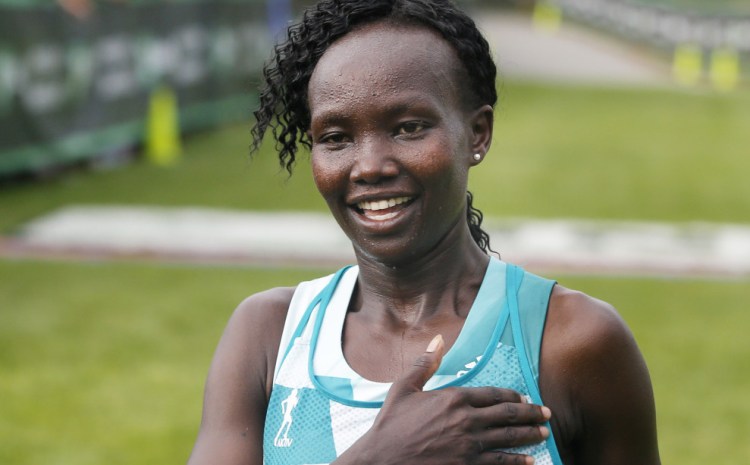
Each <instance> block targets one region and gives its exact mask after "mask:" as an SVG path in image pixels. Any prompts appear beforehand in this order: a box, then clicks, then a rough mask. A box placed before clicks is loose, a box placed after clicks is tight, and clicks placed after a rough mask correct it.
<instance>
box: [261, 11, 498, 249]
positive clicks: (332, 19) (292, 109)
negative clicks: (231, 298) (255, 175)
mask: <svg viewBox="0 0 750 465" xmlns="http://www.w3.org/2000/svg"><path fill="white" fill-rule="evenodd" d="M377 21H389V22H392V23H395V24H406V25H414V26H420V27H425V28H427V29H430V30H433V31H436V32H438V33H439V34H440V35H441V36H442V37H443V38H444V39H445V40H446V42H448V43H449V44H450V45H451V46H452V47H453V48H454V49H455V51H456V52H457V56H458V57H459V59H460V60H461V63H462V64H463V67H464V69H465V71H466V73H461V75H462V76H461V79H465V80H467V82H465V83H463V85H462V86H460V88H462V89H464V92H465V95H464V96H463V97H464V99H463V100H464V101H466V102H467V104H468V105H470V106H472V107H474V108H477V107H479V106H481V105H490V106H494V105H495V103H496V102H497V90H496V88H495V78H496V74H497V71H496V68H495V63H494V61H493V59H492V55H491V53H490V48H489V45H488V44H487V41H486V40H485V38H484V37H483V36H482V34H481V33H480V32H479V30H478V29H477V27H476V25H475V24H474V21H473V20H472V19H471V18H469V17H468V16H467V15H466V14H465V13H464V12H462V11H461V10H459V9H458V8H457V7H456V6H455V5H453V3H451V2H450V1H449V0H322V1H320V2H319V3H317V4H316V5H315V6H313V7H311V8H310V9H308V10H306V11H305V12H304V14H303V17H302V20H301V21H300V22H299V23H297V24H294V25H292V26H290V27H289V29H288V30H287V36H286V40H285V41H283V42H281V43H279V44H278V45H276V47H275V48H274V55H273V58H272V59H271V61H270V62H268V63H267V64H266V66H265V67H264V69H263V81H264V87H263V89H262V90H261V92H260V105H259V108H258V110H256V111H255V112H254V115H255V118H256V122H255V125H254V126H253V128H252V130H251V134H252V138H253V140H252V145H251V152H255V151H256V150H257V149H258V148H259V146H260V144H261V142H262V141H263V136H264V135H265V133H266V131H267V130H268V129H269V128H270V129H271V132H272V134H273V138H274V140H275V141H276V148H277V150H278V151H279V163H280V164H281V166H282V167H284V168H286V170H287V171H288V172H289V173H290V174H291V172H292V168H293V166H294V164H295V161H296V154H297V150H298V149H299V146H300V145H302V146H304V147H306V148H307V149H308V150H309V149H310V148H311V147H312V143H311V141H310V140H309V137H308V136H307V131H308V129H309V128H310V109H309V107H308V101H307V87H308V83H309V81H310V76H311V75H312V73H313V70H314V69H315V66H316V65H317V63H318V60H319V59H320V57H321V56H323V54H324V53H325V51H326V50H327V49H328V47H330V46H331V44H333V43H334V42H335V41H336V40H337V39H339V38H341V37H343V36H344V35H346V34H347V33H349V32H351V31H352V30H353V29H355V28H356V27H358V26H360V25H363V24H367V23H373V22H377ZM472 200H473V197H472V195H471V193H470V192H467V207H468V208H467V222H468V224H469V229H470V231H471V235H472V237H473V238H474V241H475V242H476V243H477V244H478V245H479V247H480V248H481V249H482V250H484V251H485V252H487V251H488V250H491V249H490V248H489V240H490V238H489V235H488V234H487V233H486V232H485V231H483V230H482V229H481V227H480V226H481V223H482V212H481V211H479V210H477V209H475V208H474V207H473V205H472Z"/></svg>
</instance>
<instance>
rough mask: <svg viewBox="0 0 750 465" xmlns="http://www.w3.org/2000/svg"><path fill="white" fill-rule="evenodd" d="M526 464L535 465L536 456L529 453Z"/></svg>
mask: <svg viewBox="0 0 750 465" xmlns="http://www.w3.org/2000/svg"><path fill="white" fill-rule="evenodd" d="M526 465H534V457H532V456H530V455H527V456H526Z"/></svg>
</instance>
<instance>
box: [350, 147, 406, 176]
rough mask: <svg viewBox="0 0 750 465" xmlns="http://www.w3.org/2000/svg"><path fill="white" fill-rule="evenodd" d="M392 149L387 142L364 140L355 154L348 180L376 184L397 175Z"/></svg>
mask: <svg viewBox="0 0 750 465" xmlns="http://www.w3.org/2000/svg"><path fill="white" fill-rule="evenodd" d="M393 150H394V147H392V146H391V144H389V143H388V142H387V141H382V140H378V139H377V138H365V139H363V140H362V141H361V142H360V144H359V147H358V150H357V152H356V154H355V160H354V164H353V166H352V169H351V171H350V175H349V177H350V180H351V181H352V182H355V183H361V184H376V183H378V182H382V181H383V180H385V179H388V178H394V177H396V176H398V174H399V165H398V162H397V161H396V159H395V152H394V151H393Z"/></svg>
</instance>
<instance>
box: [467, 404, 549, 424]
mask: <svg viewBox="0 0 750 465" xmlns="http://www.w3.org/2000/svg"><path fill="white" fill-rule="evenodd" d="M476 414H477V419H478V420H479V422H480V424H485V425H487V427H492V426H506V425H534V424H541V423H544V422H546V421H547V420H549V419H550V418H551V417H552V412H551V411H550V409H549V408H547V407H545V406H543V405H535V404H519V403H516V402H503V403H500V404H496V405H490V406H489V407H485V408H481V409H477V411H476Z"/></svg>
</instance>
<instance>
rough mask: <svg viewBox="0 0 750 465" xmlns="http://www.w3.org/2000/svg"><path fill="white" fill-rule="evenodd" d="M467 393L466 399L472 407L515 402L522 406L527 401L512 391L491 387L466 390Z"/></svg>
mask: <svg viewBox="0 0 750 465" xmlns="http://www.w3.org/2000/svg"><path fill="white" fill-rule="evenodd" d="M465 389H466V390H467V391H469V392H468V393H467V396H466V399H467V402H469V405H471V406H472V407H477V408H481V407H490V406H493V405H498V404H502V403H504V402H513V403H517V404H522V403H525V402H526V399H525V398H524V397H523V396H522V395H521V394H519V393H518V392H516V391H513V390H512V389H503V388H497V387H491V386H485V387H475V388H474V387H472V388H465Z"/></svg>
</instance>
